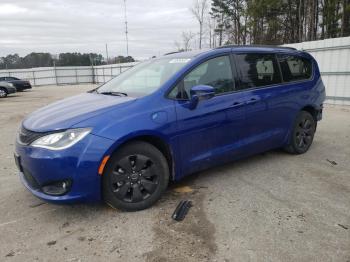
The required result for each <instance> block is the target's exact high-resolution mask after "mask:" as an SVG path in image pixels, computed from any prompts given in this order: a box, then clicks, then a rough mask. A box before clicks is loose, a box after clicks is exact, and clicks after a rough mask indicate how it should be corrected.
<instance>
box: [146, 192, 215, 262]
mask: <svg viewBox="0 0 350 262" xmlns="http://www.w3.org/2000/svg"><path fill="white" fill-rule="evenodd" d="M176 188H178V187H176ZM192 188H193V192H187V193H179V192H176V191H174V190H173V189H171V188H170V190H168V192H167V194H166V195H165V196H164V197H163V200H162V202H161V204H160V206H161V208H160V212H159V213H158V215H157V217H156V221H157V222H156V223H155V225H154V228H153V230H154V232H155V236H154V239H153V241H154V242H153V250H152V251H151V252H148V253H146V254H145V258H146V261H152V262H161V261H212V260H213V256H214V255H215V252H216V250H217V247H216V244H215V239H214V234H215V227H214V225H213V224H212V223H211V222H210V221H209V220H208V219H207V216H206V213H205V209H204V204H203V200H204V197H205V194H204V190H201V189H200V188H195V187H193V186H192ZM182 199H188V200H191V201H192V203H193V207H191V209H190V210H189V212H188V214H187V216H186V217H185V219H184V220H183V221H181V222H176V221H174V220H172V219H171V215H172V213H173V211H174V209H175V207H176V205H177V204H178V203H179V201H180V200H182ZM165 205H166V206H165Z"/></svg>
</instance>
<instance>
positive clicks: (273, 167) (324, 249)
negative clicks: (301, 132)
mask: <svg viewBox="0 0 350 262" xmlns="http://www.w3.org/2000/svg"><path fill="white" fill-rule="evenodd" d="M92 87H93V86H92V85H89V86H87V85H80V86H59V87H54V86H51V87H40V88H39V87H38V88H34V89H33V90H32V91H28V92H24V93H18V94H16V95H12V96H9V97H8V98H6V99H1V100H0V108H1V111H0V112H1V113H0V128H1V129H0V130H1V131H0V135H1V136H0V137H1V140H0V214H1V215H0V261H33V260H38V261H109V260H113V261H344V262H348V261H350V108H349V107H336V106H326V108H325V113H324V120H323V121H321V122H320V123H319V126H318V131H317V134H316V137H315V140H314V144H313V146H312V147H311V149H310V151H309V152H308V153H306V154H304V155H300V156H291V155H288V154H286V153H284V152H282V151H280V150H275V151H270V152H266V153H264V154H260V155H257V156H253V157H250V158H247V159H244V160H241V161H237V162H234V163H231V164H228V165H225V166H221V167H218V168H213V169H210V170H207V171H205V172H200V173H198V174H195V175H192V176H190V177H188V178H186V179H184V180H183V181H181V182H180V183H175V184H172V185H171V186H170V187H169V190H168V191H167V192H166V194H165V196H164V197H163V198H162V199H161V201H159V202H158V203H157V204H156V205H155V206H154V207H152V208H150V209H148V210H144V211H141V212H135V213H125V212H120V211H116V210H113V209H111V208H109V207H107V206H105V205H103V204H95V205H74V206H56V205H52V204H47V203H44V202H42V201H41V200H39V199H37V198H35V197H34V196H32V195H31V194H30V193H29V192H28V191H27V190H26V189H25V188H24V187H23V186H22V185H21V183H20V181H19V178H18V177H17V175H16V172H17V170H16V167H15V164H14V161H13V156H12V154H13V149H14V140H15V135H16V130H17V128H18V126H19V124H20V121H21V120H22V119H23V118H24V117H25V116H26V115H27V114H28V113H30V112H31V111H33V110H34V109H36V108H39V107H41V106H43V105H46V104H48V103H51V102H53V101H56V100H58V99H61V98H63V97H67V96H71V95H74V94H77V93H81V92H84V91H87V90H89V89H91V88H92ZM332 161H335V162H332ZM181 199H190V200H192V201H193V204H194V206H193V207H192V208H191V209H190V211H189V214H188V215H187V217H186V218H185V220H184V221H183V222H180V223H179V222H174V221H172V220H171V219H170V216H171V214H172V212H173V210H174V208H175V207H176V205H177V203H178V202H179V201H180V200H181Z"/></svg>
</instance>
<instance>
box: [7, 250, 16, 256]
mask: <svg viewBox="0 0 350 262" xmlns="http://www.w3.org/2000/svg"><path fill="white" fill-rule="evenodd" d="M14 255H15V251H11V252H10V253H8V254H7V255H6V257H13V256H14Z"/></svg>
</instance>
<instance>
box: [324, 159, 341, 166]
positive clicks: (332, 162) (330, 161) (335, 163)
mask: <svg viewBox="0 0 350 262" xmlns="http://www.w3.org/2000/svg"><path fill="white" fill-rule="evenodd" d="M326 160H327V161H328V162H329V163H331V164H332V165H333V166H336V165H338V163H337V162H335V161H333V160H329V159H326Z"/></svg>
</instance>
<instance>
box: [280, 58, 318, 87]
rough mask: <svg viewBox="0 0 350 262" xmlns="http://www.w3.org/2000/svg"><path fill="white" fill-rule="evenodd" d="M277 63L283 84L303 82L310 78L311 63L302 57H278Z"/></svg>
mask: <svg viewBox="0 0 350 262" xmlns="http://www.w3.org/2000/svg"><path fill="white" fill-rule="evenodd" d="M278 61H279V63H280V66H281V71H282V76H283V80H284V81H285V82H291V81H299V80H305V79H309V78H311V76H312V64H311V61H310V60H308V59H306V58H304V57H299V56H293V55H279V56H278Z"/></svg>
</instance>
